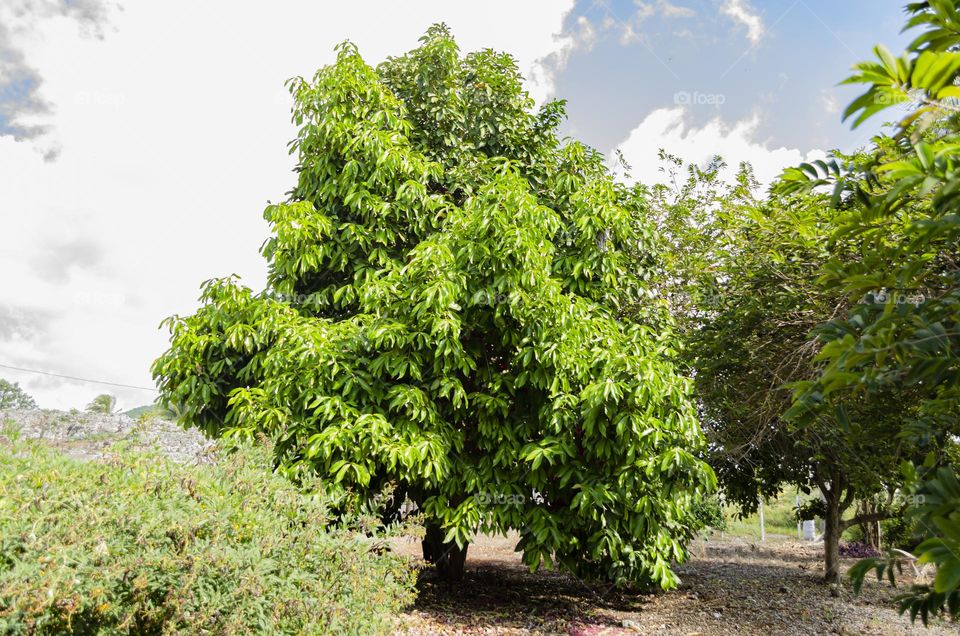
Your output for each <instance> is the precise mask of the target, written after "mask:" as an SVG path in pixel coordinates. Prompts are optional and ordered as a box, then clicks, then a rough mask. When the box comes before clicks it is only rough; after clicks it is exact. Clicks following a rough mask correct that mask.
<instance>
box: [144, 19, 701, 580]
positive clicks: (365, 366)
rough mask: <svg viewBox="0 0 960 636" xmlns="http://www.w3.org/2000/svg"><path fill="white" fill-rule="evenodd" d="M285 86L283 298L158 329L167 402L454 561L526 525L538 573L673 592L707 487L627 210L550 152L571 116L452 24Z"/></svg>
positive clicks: (583, 160) (219, 302)
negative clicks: (405, 48) (486, 534)
mask: <svg viewBox="0 0 960 636" xmlns="http://www.w3.org/2000/svg"><path fill="white" fill-rule="evenodd" d="M290 88H291V91H292V94H293V96H294V100H295V105H294V109H293V118H294V122H295V123H296V125H297V126H298V127H299V135H298V137H297V138H296V139H295V140H294V141H293V143H292V146H291V147H292V151H293V152H294V153H295V154H296V156H297V157H298V168H297V171H298V174H299V178H298V182H297V185H296V186H295V188H294V189H293V190H292V192H291V193H290V196H289V199H288V200H287V201H285V202H283V203H278V204H275V205H270V206H269V207H268V208H267V209H266V211H265V218H266V219H267V221H268V222H269V223H270V225H271V228H272V230H273V232H272V236H271V237H270V238H269V239H268V240H267V241H266V243H265V244H264V246H263V250H262V251H263V255H264V256H265V257H266V258H267V260H268V262H269V266H270V274H269V283H268V288H267V289H266V290H265V291H264V292H262V293H254V292H253V291H252V290H250V289H247V288H244V287H242V286H240V285H238V284H237V282H236V281H234V280H232V279H220V280H213V281H208V282H207V283H206V284H205V285H204V288H203V295H202V297H201V301H202V307H201V308H200V309H199V311H198V312H197V313H196V314H195V315H193V316H189V317H185V318H184V317H173V318H171V319H170V320H169V321H168V323H167V324H168V325H169V327H170V329H171V333H172V337H171V347H170V349H169V351H168V352H167V353H166V354H164V355H163V356H162V357H161V358H160V359H158V360H157V361H156V363H155V365H154V374H155V376H156V378H157V380H158V381H159V386H160V387H161V389H162V393H163V399H165V400H166V401H168V402H169V403H170V404H171V405H173V406H174V408H175V409H176V410H177V411H178V412H179V413H181V414H182V419H183V420H184V421H185V422H188V423H190V424H194V425H197V426H200V427H201V428H203V429H204V430H205V431H207V432H208V433H212V434H215V435H224V436H229V437H253V436H255V435H256V434H258V433H266V434H267V435H269V436H270V437H271V438H272V439H274V440H275V443H276V453H277V455H276V460H277V462H278V464H279V466H280V467H281V470H282V471H283V472H286V473H289V474H298V473H299V472H302V471H303V470H307V471H314V472H316V473H318V474H320V475H322V476H324V477H327V478H329V479H330V480H331V481H333V482H335V483H337V484H339V485H340V486H341V487H343V488H344V489H346V491H348V492H349V493H350V494H349V495H346V496H347V498H348V499H349V498H351V497H352V498H353V500H355V501H357V502H360V501H365V500H369V499H370V498H372V497H375V496H376V493H378V492H380V491H381V490H382V489H384V488H385V487H388V486H391V485H395V486H396V487H397V488H398V491H397V492H398V497H397V500H398V502H399V501H402V499H403V497H407V498H409V499H411V500H412V501H413V502H415V503H416V504H417V505H418V506H419V508H420V509H421V510H422V511H423V512H424V514H425V516H426V518H427V520H428V523H429V524H430V525H431V526H433V527H435V528H438V529H440V530H442V536H443V537H444V539H445V541H447V542H456V543H457V544H459V545H461V546H462V545H464V544H466V543H467V542H468V541H469V539H470V537H471V535H472V534H473V533H474V532H476V531H478V530H483V531H505V530H508V529H517V530H519V531H520V533H521V536H522V539H521V541H520V544H519V546H518V549H520V550H522V551H523V553H524V557H523V558H524V562H525V563H527V564H528V565H529V566H530V567H531V568H536V567H539V566H540V565H541V564H542V563H547V564H550V563H553V562H556V563H559V564H560V565H561V566H563V567H565V568H567V569H568V570H570V571H572V572H574V573H576V574H578V575H580V576H584V577H602V578H605V579H608V580H612V581H614V582H617V583H620V584H625V583H628V582H635V583H653V584H656V585H660V586H662V587H671V586H673V585H675V584H676V582H677V579H676V577H675V575H674V574H673V573H672V572H671V570H670V563H671V562H672V561H680V560H683V559H684V558H685V555H686V552H685V548H684V542H685V540H686V539H688V538H689V537H690V536H691V535H692V533H693V532H694V529H695V526H696V522H695V517H694V516H693V513H692V506H693V503H694V501H695V500H696V498H697V497H699V496H701V495H703V494H705V493H707V492H709V491H710V490H711V489H712V488H713V487H714V476H713V473H712V471H711V470H710V469H709V467H708V466H707V465H706V464H705V463H704V462H703V461H702V460H701V459H700V458H699V457H698V454H699V450H700V449H701V448H702V444H703V440H702V437H701V434H700V431H699V427H698V425H697V419H696V413H695V409H694V407H693V404H692V402H691V399H690V393H689V388H690V387H689V383H688V382H687V381H686V380H685V379H684V378H682V377H681V376H680V375H679V374H678V373H677V371H676V370H675V369H674V367H673V365H672V364H671V362H670V359H671V358H672V357H673V355H674V353H675V352H674V350H673V348H672V347H673V338H672V336H671V333H672V328H671V324H670V320H669V316H668V315H667V313H666V312H665V311H664V307H663V305H662V303H661V302H659V301H657V300H655V299H654V298H653V296H652V294H651V292H650V288H649V285H647V284H646V282H645V281H646V280H648V279H649V278H650V277H651V276H652V271H653V269H654V266H655V263H656V258H655V251H654V247H655V245H656V236H655V234H654V232H653V230H652V229H651V225H650V223H649V222H648V221H646V220H645V218H644V215H643V202H642V200H641V199H640V198H639V197H638V195H637V193H636V192H635V191H633V190H630V189H627V188H625V187H624V186H622V185H619V184H617V183H615V182H614V180H613V178H612V177H611V175H610V174H609V172H608V170H607V168H606V167H605V165H604V159H603V157H602V156H601V155H599V154H598V153H596V152H595V151H593V150H591V149H589V148H587V147H585V146H583V145H582V144H580V143H578V142H575V141H569V142H561V141H560V139H559V138H558V136H557V133H556V126H557V124H558V123H559V121H560V120H561V118H562V117H563V104H562V102H551V103H548V104H546V105H544V106H543V107H542V108H541V109H540V110H539V111H538V112H536V113H534V112H532V110H531V109H532V105H533V103H532V101H531V100H530V98H529V97H528V96H527V93H526V92H525V91H524V90H523V88H522V82H521V77H520V75H519V73H518V72H517V67H516V63H515V61H514V60H513V58H511V57H510V56H508V55H504V54H500V53H495V52H493V51H489V50H484V51H479V52H476V53H471V54H468V55H466V56H463V57H461V55H460V53H459V50H458V48H457V46H456V44H455V42H454V40H453V38H452V37H451V36H450V34H449V32H448V31H447V29H446V28H445V27H444V26H442V25H439V26H434V27H432V28H431V29H430V30H429V31H428V32H427V34H426V35H425V36H424V37H423V38H422V39H421V46H420V47H419V48H417V49H415V50H413V51H411V52H409V53H407V54H406V55H403V56H400V57H396V58H391V59H389V60H387V61H386V62H384V63H383V64H382V65H381V66H380V67H378V68H377V69H374V68H371V67H369V66H368V65H367V64H366V63H365V62H364V61H363V59H362V58H361V57H360V55H359V53H358V52H357V50H356V48H355V47H354V46H353V45H352V44H350V43H345V44H343V45H341V46H340V47H339V48H338V55H337V61H336V63H335V64H333V65H331V66H328V67H325V68H322V69H320V70H319V71H318V72H317V74H316V75H315V76H314V78H313V80H312V81H307V80H304V79H296V80H293V81H292V82H291V83H290ZM505 500H506V501H508V502H509V503H506V504H503V503H500V502H503V501H505Z"/></svg>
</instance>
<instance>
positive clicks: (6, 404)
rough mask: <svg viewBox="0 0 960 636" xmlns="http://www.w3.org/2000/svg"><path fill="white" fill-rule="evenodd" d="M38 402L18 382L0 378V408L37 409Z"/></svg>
mask: <svg viewBox="0 0 960 636" xmlns="http://www.w3.org/2000/svg"><path fill="white" fill-rule="evenodd" d="M35 408H37V403H36V402H35V401H34V399H33V398H32V397H30V396H29V395H28V394H27V392H26V391H24V390H23V389H22V388H21V387H20V385H19V384H18V383H17V382H8V381H7V380H4V379H3V378H0V409H35Z"/></svg>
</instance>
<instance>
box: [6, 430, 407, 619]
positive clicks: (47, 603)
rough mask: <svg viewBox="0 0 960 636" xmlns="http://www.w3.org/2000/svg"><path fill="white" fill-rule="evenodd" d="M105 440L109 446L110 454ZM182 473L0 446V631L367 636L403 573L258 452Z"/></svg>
mask: <svg viewBox="0 0 960 636" xmlns="http://www.w3.org/2000/svg"><path fill="white" fill-rule="evenodd" d="M118 450H119V449H118ZM216 459H217V461H215V462H213V463H210V464H209V465H201V466H197V467H190V468H188V467H184V466H179V465H176V464H174V463H172V462H170V461H169V460H166V459H164V458H162V457H160V456H156V455H152V454H135V453H130V452H118V454H117V455H115V456H113V457H111V458H109V459H107V460H104V461H97V462H76V461H72V460H69V459H66V458H64V457H62V456H61V455H58V454H56V453H55V452H53V451H50V450H48V449H45V448H43V447H41V446H38V445H34V446H31V445H28V444H26V443H22V442H13V443H10V444H4V445H2V446H0V632H2V633H4V634H66V633H70V634H129V633H137V634H170V633H183V632H190V633H196V632H200V631H202V632H206V633H218V634H226V633H230V634H253V633H258V634H259V633H287V634H321V633H322V634H328V633H345V634H346V633H349V634H370V633H383V632H386V631H387V630H388V629H389V628H390V626H391V622H390V621H391V614H392V613H394V612H396V611H397V610H398V609H399V608H400V607H401V606H402V605H404V604H405V603H407V602H408V601H409V600H410V599H411V596H412V589H413V573H412V571H411V570H410V569H409V568H408V567H407V566H406V565H405V564H404V563H403V562H401V561H400V560H399V559H396V558H394V557H390V556H389V555H383V556H381V555H379V554H378V550H377V545H376V543H375V542H374V541H373V540H371V539H366V538H363V537H362V535H357V534H356V533H355V531H352V530H350V529H349V528H347V527H342V528H335V527H332V526H331V525H330V523H331V521H332V519H331V514H330V512H329V509H328V506H329V502H328V501H327V500H325V499H324V498H322V497H319V496H316V495H313V494H310V493H306V492H303V491H300V490H298V489H297V488H296V487H295V486H294V485H293V484H291V483H290V482H289V480H286V479H284V478H282V477H279V476H276V475H272V474H271V472H270V470H269V463H270V458H269V456H268V452H267V451H265V450H263V449H252V448H242V449H239V451H238V452H236V453H233V454H230V455H226V454H223V455H218V457H217V458H216Z"/></svg>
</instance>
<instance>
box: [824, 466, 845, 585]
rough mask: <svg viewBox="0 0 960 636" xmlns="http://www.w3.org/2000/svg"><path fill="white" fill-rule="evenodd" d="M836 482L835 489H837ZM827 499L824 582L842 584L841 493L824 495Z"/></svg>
mask: <svg viewBox="0 0 960 636" xmlns="http://www.w3.org/2000/svg"><path fill="white" fill-rule="evenodd" d="M836 485H837V484H836V482H834V489H836ZM824 494H825V495H826V498H827V514H826V517H825V518H824V522H825V524H826V527H825V529H824V533H823V556H824V576H823V578H824V580H825V581H826V582H827V583H839V582H840V515H841V513H842V511H841V510H840V493H839V492H828V493H824Z"/></svg>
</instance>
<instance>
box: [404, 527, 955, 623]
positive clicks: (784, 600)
mask: <svg viewBox="0 0 960 636" xmlns="http://www.w3.org/2000/svg"><path fill="white" fill-rule="evenodd" d="M515 543H516V537H509V538H504V537H481V538H480V539H479V540H478V542H477V543H475V544H472V545H471V546H470V549H469V552H468V556H467V574H466V577H465V580H464V582H463V583H462V584H461V585H459V586H452V585H450V584H447V583H444V582H441V581H438V580H437V579H436V578H435V576H434V574H433V572H432V571H430V570H429V569H425V570H424V571H423V572H422V573H421V575H420V581H419V589H420V594H419V597H418V599H417V602H416V604H415V605H414V606H413V607H412V608H410V609H409V610H408V611H407V612H405V613H404V615H403V616H401V617H400V624H401V627H400V628H399V629H398V630H397V634H407V635H410V636H416V635H421V634H463V635H468V634H564V635H568V636H601V635H604V636H612V635H625V634H658V635H667V634H670V635H672V634H682V635H684V636H694V635H699V636H713V635H717V634H757V635H760V634H763V635H768V634H851V635H852V634H857V635H859V634H884V635H886V634H925V635H928V636H934V635H938V634H960V626H957V625H954V624H952V623H946V622H942V621H937V622H935V623H934V622H931V625H930V627H928V628H924V627H923V626H922V625H921V624H919V623H918V624H917V625H916V626H912V625H911V624H910V621H909V619H908V618H907V617H906V616H899V615H898V614H897V612H896V609H895V604H894V602H893V600H892V599H893V597H894V596H896V594H897V592H898V590H897V589H895V588H892V587H890V586H889V585H888V584H886V583H883V584H881V583H877V582H876V580H875V579H871V580H870V582H869V583H868V584H866V585H864V590H863V593H862V594H861V595H860V596H854V595H853V592H852V591H851V590H850V588H849V584H848V583H846V584H845V587H844V588H842V589H841V590H840V591H839V596H834V595H833V594H832V593H831V590H830V588H829V587H827V586H825V585H824V584H823V583H822V582H821V578H820V577H821V572H822V570H821V561H820V550H821V549H822V548H821V547H820V546H816V545H810V544H802V543H799V542H797V541H795V540H786V539H779V540H777V539H774V540H768V541H766V542H764V543H759V542H753V543H751V542H749V541H746V540H743V539H711V540H709V541H698V542H696V543H695V544H694V545H693V546H692V551H693V552H694V557H693V558H692V559H691V560H690V561H689V562H687V563H686V564H684V565H682V566H679V567H678V570H677V571H678V573H679V574H680V576H681V578H682V580H683V583H682V585H681V587H680V589H679V590H675V591H672V592H666V593H660V594H624V593H619V592H617V591H616V590H612V589H605V588H603V587H597V586H589V585H586V584H584V583H582V582H580V581H578V580H577V579H576V578H574V577H572V576H569V575H566V574H560V573H558V572H550V571H540V572H536V573H533V574H531V573H530V572H529V571H528V570H527V569H526V568H525V567H524V566H523V565H522V563H521V562H520V559H519V555H518V554H517V553H515V552H514V551H513V546H514V545H515ZM394 549H395V551H397V552H400V553H403V554H407V555H409V556H410V557H411V558H414V559H418V558H419V557H420V544H419V540H418V539H412V538H411V539H397V540H395V541H394ZM855 562H856V560H855V559H845V560H844V566H845V568H848V567H850V566H851V565H852V564H853V563H855ZM906 575H907V572H906V570H905V572H904V576H905V578H904V579H903V580H902V581H898V585H900V586H904V585H908V584H909V582H910V578H909V577H907V576H906Z"/></svg>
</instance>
